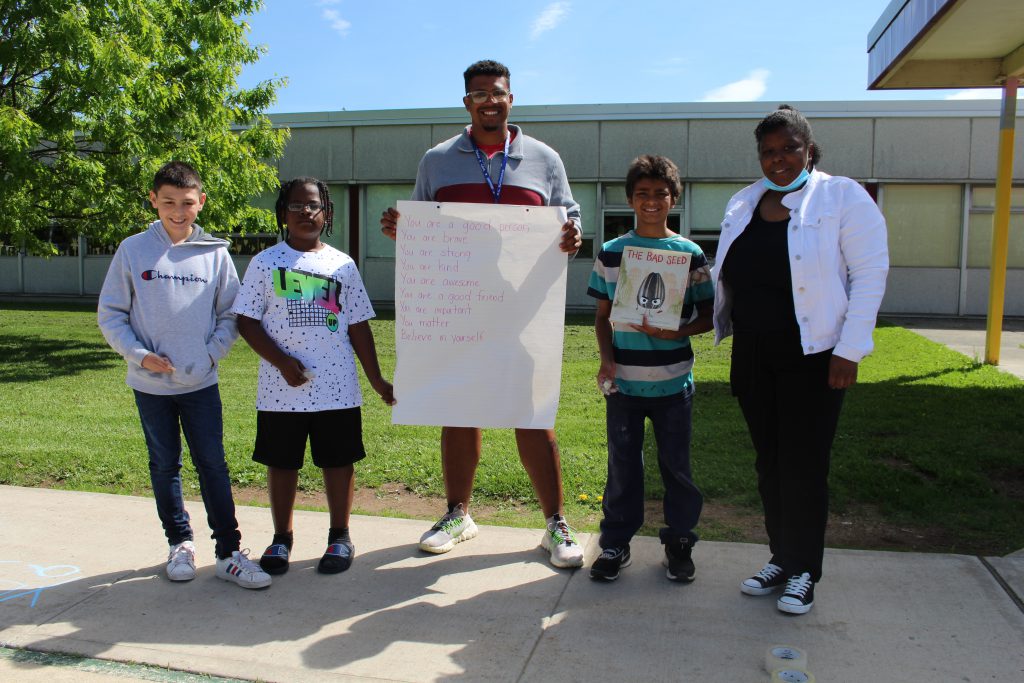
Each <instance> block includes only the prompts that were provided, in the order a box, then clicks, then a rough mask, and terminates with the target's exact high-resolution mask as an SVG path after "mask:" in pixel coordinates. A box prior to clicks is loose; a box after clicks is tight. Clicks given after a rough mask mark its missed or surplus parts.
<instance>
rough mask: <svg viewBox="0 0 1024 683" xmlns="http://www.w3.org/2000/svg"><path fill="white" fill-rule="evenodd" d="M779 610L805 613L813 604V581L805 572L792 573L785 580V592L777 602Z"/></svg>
mask: <svg viewBox="0 0 1024 683" xmlns="http://www.w3.org/2000/svg"><path fill="white" fill-rule="evenodd" d="M777 605H778V608H779V611H780V612H788V613H789V614H807V613H808V612H810V611H811V607H813V606H814V582H813V581H811V575H810V574H808V573H807V572H804V573H803V574H794V575H793V576H791V577H789V580H788V581H786V592H784V593H783V594H782V597H781V598H779V602H778V603H777Z"/></svg>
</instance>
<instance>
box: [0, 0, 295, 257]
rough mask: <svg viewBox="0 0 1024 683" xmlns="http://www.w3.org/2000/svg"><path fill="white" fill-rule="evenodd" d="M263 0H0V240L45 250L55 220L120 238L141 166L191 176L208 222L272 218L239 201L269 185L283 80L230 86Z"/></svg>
mask: <svg viewBox="0 0 1024 683" xmlns="http://www.w3.org/2000/svg"><path fill="white" fill-rule="evenodd" d="M262 4H263V3H262V0H84V1H81V2H74V1H71V0H0V241H4V242H9V243H13V244H21V243H22V242H24V243H26V244H27V245H28V247H29V249H30V250H32V251H34V252H38V253H46V252H47V251H51V250H52V246H51V245H49V244H48V243H47V237H46V235H47V234H48V231H50V230H52V229H54V228H60V229H62V230H64V231H66V232H68V233H70V234H75V233H82V234H85V235H87V236H89V237H90V238H94V239H98V240H101V241H115V240H119V239H121V238H122V237H124V236H125V235H127V234H129V233H131V232H134V231H137V230H139V229H140V227H142V226H143V225H145V224H146V223H147V222H148V221H149V220H152V219H153V218H154V217H155V216H154V214H153V212H152V210H151V208H150V207H149V206H148V204H147V203H145V202H144V201H143V200H144V199H145V197H146V193H147V192H148V190H149V187H150V184H151V183H152V178H153V174H154V173H155V172H156V170H157V169H158V168H159V167H160V166H161V165H162V164H163V163H165V162H167V161H169V160H171V159H180V160H182V161H187V162H189V163H191V164H192V165H194V166H195V167H196V169H197V170H198V171H199V173H200V175H201V176H202V177H203V182H204V186H205V187H204V189H205V191H206V192H207V193H208V195H209V201H208V203H207V206H206V208H205V209H204V210H203V213H202V216H201V221H202V223H203V225H204V227H206V228H207V229H208V230H215V231H237V230H242V231H245V230H268V231H274V230H276V227H275V225H274V221H273V216H271V215H270V213H269V212H267V211H264V210H260V209H255V208H253V207H250V206H249V200H250V198H251V197H253V196H254V195H257V194H259V193H260V192H263V191H266V190H268V189H271V188H273V187H276V185H277V175H276V171H275V169H274V168H273V167H271V166H269V165H268V164H267V163H265V161H264V160H268V159H274V158H277V157H279V156H280V155H281V152H282V150H283V148H284V144H285V141H286V139H287V131H284V130H275V129H273V128H271V126H270V121H269V119H267V117H266V116H265V115H264V114H263V110H265V109H266V107H267V106H269V105H270V104H271V103H272V102H273V101H274V98H275V90H276V89H277V88H278V87H280V86H281V85H282V84H283V81H281V80H275V81H265V82H263V83H260V84H258V85H257V86H255V87H253V88H251V89H242V88H240V87H239V86H238V84H237V81H236V79H237V77H238V75H239V73H240V72H241V69H242V67H243V66H244V65H246V64H251V63H253V62H255V61H256V60H258V59H259V57H260V55H261V54H262V48H261V47H258V46H252V45H250V44H249V43H248V41H247V40H246V37H245V36H246V32H247V31H248V27H247V25H246V24H245V23H244V21H243V20H242V19H243V18H244V17H245V16H246V15H249V14H252V13H253V12H255V11H258V10H259V9H260V8H261V7H262Z"/></svg>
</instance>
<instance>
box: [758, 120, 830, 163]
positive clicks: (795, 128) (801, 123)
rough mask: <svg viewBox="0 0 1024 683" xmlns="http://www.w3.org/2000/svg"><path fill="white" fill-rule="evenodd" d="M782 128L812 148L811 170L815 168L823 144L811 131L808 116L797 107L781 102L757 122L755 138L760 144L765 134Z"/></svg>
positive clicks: (819, 158)
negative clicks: (818, 141) (820, 143)
mask: <svg viewBox="0 0 1024 683" xmlns="http://www.w3.org/2000/svg"><path fill="white" fill-rule="evenodd" d="M780 128H785V129H786V130H788V131H789V132H791V133H793V134H794V135H796V136H797V137H798V138H800V139H801V140H803V141H804V144H805V145H808V146H809V147H810V148H811V170H814V168H815V167H816V166H817V165H818V162H819V161H821V145H819V144H818V143H817V141H816V140H815V139H814V133H812V132H811V124H810V123H808V121H807V118H806V117H805V116H804V115H803V114H801V113H800V111H799V110H798V109H796V108H795V107H792V106H790V105H788V104H780V105H779V108H778V109H776V110H775V111H773V112H772V113H770V114H768V116H765V117H764V118H763V119H761V122H760V123H759V124H757V128H755V129H754V138H755V139H756V140H757V143H758V145H760V144H761V139H762V138H764V136H765V135H767V134H768V133H774V132H775V131H777V130H779V129H780Z"/></svg>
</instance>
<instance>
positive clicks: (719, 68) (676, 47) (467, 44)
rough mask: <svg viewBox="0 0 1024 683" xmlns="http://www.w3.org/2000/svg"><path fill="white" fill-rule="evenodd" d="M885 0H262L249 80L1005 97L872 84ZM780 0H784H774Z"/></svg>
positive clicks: (292, 94)
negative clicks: (501, 81)
mask: <svg viewBox="0 0 1024 683" xmlns="http://www.w3.org/2000/svg"><path fill="white" fill-rule="evenodd" d="M888 4H889V0H841V1H840V0H790V1H789V2H784V3H772V4H769V3H767V2H764V1H755V0H718V1H717V2H716V1H715V0H701V1H696V0H633V1H632V2H628V1H627V2H622V1H621V0H590V1H587V2H584V1H583V0H557V1H552V0H525V1H519V2H514V3H513V2H510V3H483V2H464V1H462V0H450V1H449V0H437V1H434V2H430V1H425V0H378V1H376V2H373V1H367V0H266V2H265V7H264V9H263V10H262V11H261V12H259V13H257V14H255V15H253V16H251V17H249V18H248V19H247V20H248V22H249V24H250V25H251V32H250V34H249V41H250V42H251V43H254V44H261V45H264V46H265V47H266V48H267V53H266V54H265V55H264V57H263V58H262V59H261V60H260V62H259V63H258V64H255V65H252V66H250V67H247V68H246V69H245V70H244V71H243V73H242V76H241V78H240V79H239V81H240V83H241V84H242V85H251V84H253V83H255V82H257V81H260V80H265V79H268V78H274V77H280V76H284V77H287V79H288V85H287V87H284V88H282V89H281V90H280V91H279V93H278V95H279V97H278V102H277V103H276V104H275V105H273V106H272V107H271V108H270V109H269V111H270V112H305V111H339V110H342V109H345V110H349V111H352V110H361V109H408V108H420V107H452V106H454V107H458V106H461V105H462V102H461V98H462V93H463V86H462V71H463V70H464V69H465V68H466V67H467V66H468V65H469V64H470V63H472V62H474V61H476V60H477V59H497V60H498V61H501V62H503V63H505V64H506V65H508V67H509V68H510V70H511V72H512V92H513V93H514V94H515V97H516V104H520V105H523V104H597V103H612V102H633V103H643V102H699V101H763V102H765V103H766V106H771V107H774V105H776V104H778V103H780V102H789V101H808V100H883V99H886V100H891V99H947V98H977V97H987V98H993V99H996V98H998V97H999V91H998V90H996V89H991V90H982V91H950V90H930V91H912V90H896V91H881V92H879V91H868V90H867V35H868V32H869V31H870V30H871V27H872V26H874V23H875V21H876V20H877V19H878V17H879V16H880V15H881V14H882V11H883V10H884V9H885V8H886V6H887V5H888ZM773 5H775V6H773Z"/></svg>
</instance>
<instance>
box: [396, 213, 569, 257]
mask: <svg viewBox="0 0 1024 683" xmlns="http://www.w3.org/2000/svg"><path fill="white" fill-rule="evenodd" d="M383 222H384V220H383V219H381V223H383ZM385 234H387V233H385ZM582 246H583V233H582V232H580V230H579V229H578V228H577V227H576V222H575V221H573V219H571V218H570V219H569V220H567V221H566V222H565V225H563V226H562V240H561V241H560V242H559V243H558V248H559V249H561V250H562V251H564V252H565V253H566V254H575V253H576V252H577V251H579V250H580V247H582Z"/></svg>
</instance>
